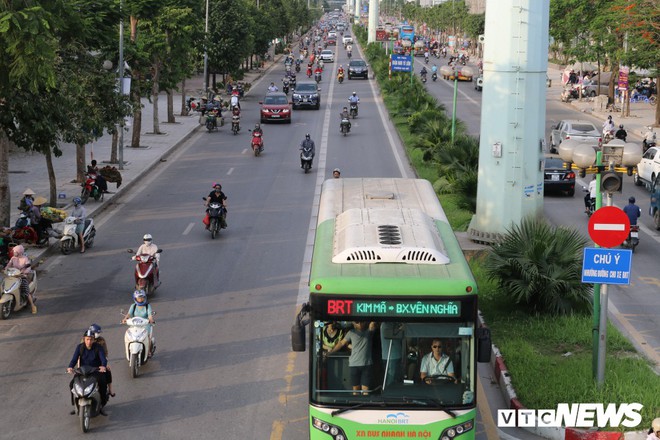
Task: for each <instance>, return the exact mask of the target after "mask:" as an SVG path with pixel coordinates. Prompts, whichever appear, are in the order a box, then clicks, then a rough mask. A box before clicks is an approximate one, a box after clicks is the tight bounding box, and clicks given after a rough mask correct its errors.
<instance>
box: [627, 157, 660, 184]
mask: <svg viewBox="0 0 660 440" xmlns="http://www.w3.org/2000/svg"><path fill="white" fill-rule="evenodd" d="M658 176H660V148H658V147H652V148H649V149H648V150H646V153H644V156H642V160H641V161H640V162H639V163H638V164H637V172H636V173H635V174H633V182H635V185H637V186H642V185H644V184H647V185H648V186H649V187H650V185H651V184H652V183H653V182H654V181H655V178H656V177H658Z"/></svg>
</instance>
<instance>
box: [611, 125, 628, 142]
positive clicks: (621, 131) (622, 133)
mask: <svg viewBox="0 0 660 440" xmlns="http://www.w3.org/2000/svg"><path fill="white" fill-rule="evenodd" d="M614 137H615V138H616V139H621V140H622V141H623V142H625V141H626V137H628V132H626V130H624V129H623V124H619V129H618V130H617V131H616V133H615V134H614Z"/></svg>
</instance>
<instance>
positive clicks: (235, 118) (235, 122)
mask: <svg viewBox="0 0 660 440" xmlns="http://www.w3.org/2000/svg"><path fill="white" fill-rule="evenodd" d="M240 129H241V117H240V116H239V115H232V117H231V132H232V133H234V135H237V134H238V132H239V131H240Z"/></svg>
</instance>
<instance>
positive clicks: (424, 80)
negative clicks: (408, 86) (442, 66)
mask: <svg viewBox="0 0 660 440" xmlns="http://www.w3.org/2000/svg"><path fill="white" fill-rule="evenodd" d="M422 84H426V74H424V75H422Z"/></svg>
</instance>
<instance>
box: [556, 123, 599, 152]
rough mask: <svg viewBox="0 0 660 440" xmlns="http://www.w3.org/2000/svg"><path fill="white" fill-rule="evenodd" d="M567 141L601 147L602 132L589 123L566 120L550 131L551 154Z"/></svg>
mask: <svg viewBox="0 0 660 440" xmlns="http://www.w3.org/2000/svg"><path fill="white" fill-rule="evenodd" d="M565 139H575V140H577V141H578V142H589V143H593V144H594V145H600V144H601V142H602V137H601V132H600V130H598V129H597V128H596V126H595V125H594V124H592V123H591V122H589V121H581V120H577V119H564V120H563V121H560V122H559V124H557V125H555V126H553V127H552V130H551V131H550V152H551V153H556V152H557V147H558V146H559V144H561V143H562V141H564V140H565Z"/></svg>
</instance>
